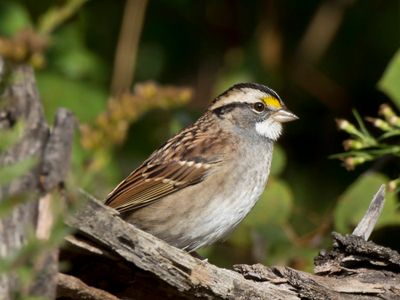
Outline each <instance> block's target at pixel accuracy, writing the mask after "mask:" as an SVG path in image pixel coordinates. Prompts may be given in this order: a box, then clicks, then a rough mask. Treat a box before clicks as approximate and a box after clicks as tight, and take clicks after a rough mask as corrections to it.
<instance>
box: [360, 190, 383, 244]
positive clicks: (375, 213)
mask: <svg viewBox="0 0 400 300" xmlns="http://www.w3.org/2000/svg"><path fill="white" fill-rule="evenodd" d="M384 204H385V185H383V184H382V185H381V187H380V188H379V190H378V192H377V193H376V194H375V196H374V198H373V199H372V201H371V203H370V205H369V207H368V210H367V212H366V213H365V215H364V217H363V218H362V219H361V221H360V223H358V225H357V227H356V228H355V229H354V231H353V233H352V234H353V235H356V236H359V237H362V238H363V239H364V240H366V241H367V240H368V238H369V236H370V235H371V233H372V231H373V230H374V227H375V224H376V222H377V221H378V219H379V216H380V215H381V212H382V209H383V206H384Z"/></svg>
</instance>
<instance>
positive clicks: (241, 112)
mask: <svg viewBox="0 0 400 300" xmlns="http://www.w3.org/2000/svg"><path fill="white" fill-rule="evenodd" d="M296 119H297V117H296V116H295V115H294V114H293V113H291V112H290V111H288V110H287V109H286V106H285V105H284V103H283V102H282V100H281V99H280V97H279V96H278V94H277V93H275V92H274V91H273V90H272V89H270V88H268V87H266V86H264V85H261V84H256V83H241V84H237V85H234V86H233V87H231V88H230V89H228V90H227V91H225V92H224V93H222V94H221V95H220V96H218V97H217V98H215V100H214V101H213V102H212V104H211V105H210V107H209V108H208V110H207V111H206V112H205V113H204V114H203V115H202V116H201V117H200V118H199V119H198V120H197V121H196V122H195V123H194V124H193V125H191V126H189V127H187V128H186V129H184V130H182V131H181V132H179V133H178V134H177V135H175V136H174V137H172V138H171V139H170V140H168V141H167V142H166V143H165V144H164V145H163V146H161V147H160V148H159V149H158V150H157V151H155V152H154V153H153V154H151V155H150V157H149V158H148V159H147V160H146V161H145V162H144V163H143V164H142V165H141V166H140V167H138V168H137V169H136V170H134V171H133V172H132V173H131V174H130V175H129V176H128V177H127V178H126V179H125V180H124V181H122V182H121V183H120V184H119V185H118V186H117V187H116V188H115V189H114V190H113V191H112V192H111V193H110V194H109V195H108V196H107V199H106V202H105V203H106V204H107V205H109V206H110V207H113V208H115V209H116V210H118V211H119V212H120V213H121V216H122V217H123V218H124V219H125V220H127V221H128V222H130V223H132V224H134V225H136V226H138V227H139V228H141V229H143V230H145V231H148V232H150V233H152V234H154V235H155V236H157V237H159V238H161V239H163V240H165V241H167V242H168V243H170V244H172V245H174V246H176V247H179V248H182V249H186V250H187V251H194V250H196V249H198V248H199V247H202V246H205V245H209V244H212V243H213V242H215V241H217V240H219V239H221V238H223V237H224V236H226V235H227V234H228V233H229V232H230V231H231V230H232V229H233V228H234V227H235V226H236V225H238V224H239V222H240V221H241V220H242V219H243V218H244V217H245V216H246V215H247V214H248V213H249V211H250V210H251V208H252V207H253V206H254V204H255V203H256V201H257V199H258V198H259V196H260V195H261V193H262V192H263V190H264V187H265V184H266V182H267V179H268V175H269V169H270V165H271V159H272V148H273V144H274V142H275V141H276V140H277V139H278V137H279V136H280V135H281V132H282V125H281V123H284V122H288V121H293V120H296Z"/></svg>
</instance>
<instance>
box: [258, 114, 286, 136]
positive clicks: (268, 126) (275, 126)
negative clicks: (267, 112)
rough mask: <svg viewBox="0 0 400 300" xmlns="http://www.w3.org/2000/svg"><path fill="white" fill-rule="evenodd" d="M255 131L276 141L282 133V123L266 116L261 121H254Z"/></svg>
mask: <svg viewBox="0 0 400 300" xmlns="http://www.w3.org/2000/svg"><path fill="white" fill-rule="evenodd" d="M256 131H257V133H258V134H260V135H262V136H265V137H267V138H270V139H271V140H273V141H276V140H277V139H278V138H279V137H280V135H281V134H282V124H281V123H279V122H276V121H274V120H273V119H272V118H268V119H267V120H265V121H263V122H257V123H256Z"/></svg>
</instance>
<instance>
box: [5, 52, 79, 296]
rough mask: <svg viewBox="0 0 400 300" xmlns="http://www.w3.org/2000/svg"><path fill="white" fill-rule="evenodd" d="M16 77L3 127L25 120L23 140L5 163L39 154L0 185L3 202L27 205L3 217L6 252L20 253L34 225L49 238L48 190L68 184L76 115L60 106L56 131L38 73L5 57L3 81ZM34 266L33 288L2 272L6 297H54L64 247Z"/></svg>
mask: <svg viewBox="0 0 400 300" xmlns="http://www.w3.org/2000/svg"><path fill="white" fill-rule="evenodd" d="M5 80H10V83H7V84H8V85H6V87H5V89H4V90H3V91H2V93H1V98H0V99H1V100H0V102H2V103H1V104H2V105H1V106H0V130H7V129H11V128H13V127H14V126H15V124H17V123H18V122H19V121H22V122H23V126H24V127H23V128H24V129H23V134H22V137H21V138H20V140H19V141H18V142H17V143H16V144H15V145H13V146H11V147H10V148H9V149H7V150H6V151H4V152H3V153H0V167H6V166H10V165H13V164H17V163H19V162H21V161H23V160H25V159H28V158H35V159H36V164H35V165H34V167H33V168H31V169H30V170H28V171H27V172H26V174H24V175H23V176H21V177H18V178H15V179H14V180H12V181H11V183H10V184H6V185H4V184H0V202H3V201H7V199H9V198H15V197H17V198H18V197H20V198H23V201H22V203H20V204H19V205H18V206H16V207H15V208H14V209H13V211H12V212H11V213H10V214H9V215H7V217H4V218H2V219H0V255H1V256H2V257H7V256H10V255H15V254H16V253H18V251H19V250H20V249H21V248H22V247H24V245H25V244H26V243H27V239H28V236H29V232H30V231H31V230H32V229H34V232H36V234H37V237H38V238H40V239H46V238H48V235H49V231H50V230H51V226H52V223H53V220H52V211H51V210H50V203H51V196H50V194H47V193H48V192H49V191H51V190H52V189H54V188H55V187H56V186H57V185H59V184H60V183H62V181H63V180H64V177H65V174H66V172H67V171H68V169H69V156H70V151H71V141H72V132H73V127H74V119H73V117H72V115H71V113H69V112H68V111H66V110H63V109H60V110H58V112H57V115H56V122H55V124H54V126H53V129H52V130H50V129H49V126H48V125H47V123H46V121H45V118H44V114H43V108H42V105H41V102H40V98H39V94H38V91H37V88H36V83H35V79H34V74H33V71H32V69H31V68H30V67H28V66H26V65H9V64H8V63H6V62H5V61H4V60H3V59H2V58H1V57H0V83H1V86H4V85H5V84H6V83H5V82H4V81H5ZM34 268H35V270H36V272H37V274H39V276H37V278H35V280H34V281H33V282H32V284H30V286H28V287H26V286H24V288H22V286H21V284H22V283H21V281H20V279H19V278H18V277H17V275H16V274H14V273H8V274H3V275H2V276H0V298H1V299H13V298H14V296H13V295H14V294H15V292H17V291H18V292H24V293H26V294H30V295H40V296H44V297H46V298H49V299H51V298H54V296H55V289H56V282H55V275H56V274H57V272H58V270H57V269H58V251H57V250H54V251H47V252H44V253H43V254H42V255H41V256H40V257H39V258H38V259H37V261H35V262H34Z"/></svg>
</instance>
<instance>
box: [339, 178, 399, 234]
mask: <svg viewBox="0 0 400 300" xmlns="http://www.w3.org/2000/svg"><path fill="white" fill-rule="evenodd" d="M386 182H388V178H387V177H385V176H384V175H382V174H378V173H368V174H365V175H363V176H361V177H359V178H358V179H357V180H356V181H355V182H354V183H353V184H352V185H351V186H349V187H348V188H347V190H346V191H345V192H344V193H343V194H342V195H341V196H340V198H339V202H338V204H337V206H336V208H335V212H334V219H335V230H337V231H338V232H341V233H350V232H352V231H353V229H354V228H355V226H357V224H358V222H360V220H361V219H362V217H363V216H364V214H365V212H366V210H367V209H368V206H369V204H370V202H371V200H372V197H373V196H374V195H375V193H376V192H377V191H378V189H379V187H380V185H381V184H384V183H386ZM385 199H386V201H385V206H384V208H383V211H382V214H381V216H380V218H379V220H378V223H377V225H376V227H375V228H379V227H383V226H385V225H389V224H400V213H399V211H398V210H397V209H396V206H397V200H396V196H395V195H394V194H393V193H386V197H385Z"/></svg>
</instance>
